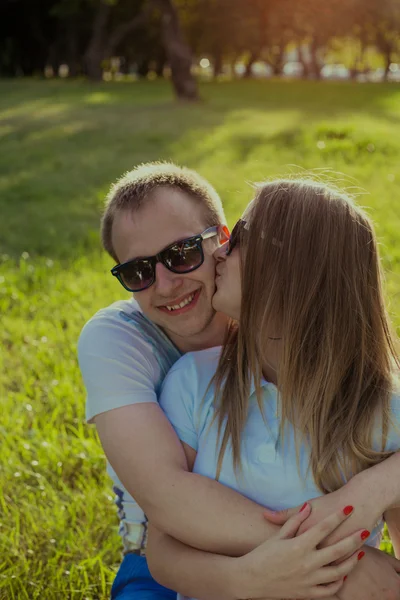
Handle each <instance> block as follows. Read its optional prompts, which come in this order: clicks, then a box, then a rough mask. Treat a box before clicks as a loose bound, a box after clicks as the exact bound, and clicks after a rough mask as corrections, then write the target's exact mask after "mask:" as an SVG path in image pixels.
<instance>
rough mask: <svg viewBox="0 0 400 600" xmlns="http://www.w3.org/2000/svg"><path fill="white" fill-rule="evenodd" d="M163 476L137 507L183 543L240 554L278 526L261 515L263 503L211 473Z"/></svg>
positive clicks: (155, 523) (228, 553)
mask: <svg viewBox="0 0 400 600" xmlns="http://www.w3.org/2000/svg"><path fill="white" fill-rule="evenodd" d="M163 480H164V483H161V482H160V481H158V484H157V486H158V489H159V492H158V493H157V494H155V495H153V497H152V498H149V499H148V501H147V502H146V503H145V504H146V505H144V506H143V508H144V510H145V512H146V515H147V517H148V519H149V521H151V522H152V523H153V524H154V525H155V526H156V527H157V528H158V529H160V530H161V531H163V532H165V533H167V534H169V535H170V536H172V537H173V538H176V539H178V540H180V541H182V542H183V543H184V544H188V545H190V546H193V547H195V548H198V549H200V550H205V551H208V552H215V553H217V554H225V555H227V556H241V555H243V554H246V553H247V552H249V551H251V550H253V548H255V547H256V546H258V545H259V544H261V543H262V542H264V541H265V540H266V539H268V538H269V537H270V536H272V535H273V534H275V533H276V532H277V530H278V529H279V527H278V526H276V525H273V524H271V523H268V522H266V521H265V519H264V518H263V507H261V506H259V505H258V504H256V503H255V502H252V501H251V500H249V499H248V498H246V497H244V496H242V495H241V494H239V493H237V492H235V491H234V490H232V489H230V488H228V487H226V486H224V485H222V484H220V483H218V482H217V481H215V480H213V479H209V478H207V477H203V476H202V475H197V474H196V473H190V472H188V471H184V470H183V469H182V470H181V471H179V472H175V473H174V474H173V475H172V474H171V477H170V478H166V479H165V478H164V477H163ZM161 487H162V490H161ZM177 499H179V501H178V502H177Z"/></svg>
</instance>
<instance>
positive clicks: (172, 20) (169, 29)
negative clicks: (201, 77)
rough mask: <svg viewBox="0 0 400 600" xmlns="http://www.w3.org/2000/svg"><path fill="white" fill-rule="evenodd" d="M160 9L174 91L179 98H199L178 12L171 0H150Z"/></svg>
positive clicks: (190, 57) (191, 99)
mask: <svg viewBox="0 0 400 600" xmlns="http://www.w3.org/2000/svg"><path fill="white" fill-rule="evenodd" d="M152 3H153V5H154V6H157V7H158V8H159V9H160V11H161V25H162V37H163V43H164V47H165V52H166V55H167V58H168V63H169V66H170V68H171V79H172V85H173V87H174V90H175V93H176V95H177V97H178V98H179V99H180V100H190V101H195V100H198V99H199V95H198V91H197V83H196V80H195V78H194V77H193V75H192V72H191V67H192V55H191V52H190V49H189V47H188V46H187V44H186V43H185V41H184V39H183V34H182V30H181V26H180V23H179V17H178V13H177V11H176V8H175V6H174V5H173V3H172V0H152Z"/></svg>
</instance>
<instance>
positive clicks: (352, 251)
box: [161, 180, 400, 597]
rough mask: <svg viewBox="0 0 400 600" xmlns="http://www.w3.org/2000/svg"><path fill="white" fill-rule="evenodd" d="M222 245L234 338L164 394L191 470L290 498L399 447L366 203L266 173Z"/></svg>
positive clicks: (175, 371)
mask: <svg viewBox="0 0 400 600" xmlns="http://www.w3.org/2000/svg"><path fill="white" fill-rule="evenodd" d="M217 259H218V261H219V264H218V265H217V280H216V285H217V292H216V294H215V296H214V300H213V304H214V308H215V309H216V310H218V311H222V312H225V313H226V314H228V315H229V316H230V317H231V318H232V319H233V320H234V321H233V323H232V327H231V330H230V333H229V335H228V338H227V341H226V344H225V345H224V348H223V350H222V353H221V354H220V352H219V350H216V349H211V350H206V351H203V352H199V353H194V354H188V355H186V356H184V357H183V358H182V359H181V360H180V361H178V363H176V365H175V366H174V367H173V368H172V370H171V372H170V373H169V375H168V376H167V379H166V381H165V384H164V389H163V393H162V397H161V404H162V406H163V408H164V410H165V412H166V413H167V416H168V418H169V419H170V421H171V422H172V424H173V425H174V427H175V430H176V432H177V433H178V435H179V437H180V439H181V440H182V442H183V443H184V446H185V450H186V454H187V458H188V462H189V463H190V464H193V465H194V469H193V470H194V471H196V472H198V473H201V474H203V475H207V476H209V477H211V478H215V477H217V478H218V479H219V481H220V482H221V483H224V484H225V485H228V486H230V487H233V488H234V489H236V490H238V491H240V492H241V493H243V494H245V495H247V496H248V497H250V498H251V499H253V500H255V501H256V502H259V503H260V504H264V505H267V506H270V507H271V508H274V509H281V508H286V507H289V506H292V505H293V504H296V503H299V504H300V503H301V502H305V501H307V500H308V499H311V498H314V497H316V496H318V495H320V494H321V492H322V493H326V492H330V491H334V490H336V489H338V488H340V487H341V486H342V485H343V484H344V483H345V481H347V480H348V479H350V478H351V477H352V476H353V475H355V474H356V473H358V472H360V471H362V470H364V469H367V468H368V467H370V466H372V465H374V464H376V463H378V462H380V461H382V460H384V459H385V458H387V457H388V456H390V454H391V453H393V452H394V451H397V450H398V449H399V448H400V432H399V430H398V425H399V423H400V398H399V396H398V395H397V394H396V382H395V378H394V373H395V370H397V369H398V367H399V359H398V356H397V354H396V351H395V347H394V337H393V335H392V334H391V332H390V325H389V320H388V317H387V314H386V310H385V306H384V302H383V293H382V284H381V271H380V265H379V256H378V250H377V243H376V239H375V235H374V232H373V228H372V225H371V223H370V221H369V220H368V218H367V217H366V216H365V215H364V213H363V212H362V211H361V210H360V209H358V208H356V207H355V206H354V205H353V204H352V202H351V201H350V200H349V199H348V198H347V197H346V196H344V195H342V194H339V193H337V192H336V191H335V190H333V189H330V188H329V187H327V186H324V185H321V184H319V183H315V182H309V181H285V180H283V181H277V182H272V183H267V184H265V185H263V186H262V187H261V188H260V189H259V191H258V193H257V195H256V198H255V199H254V201H253V202H252V203H251V204H250V206H249V208H248V210H247V211H246V213H245V215H244V217H243V219H242V220H241V221H239V223H238V225H237V226H236V227H235V229H234V232H233V234H232V237H231V240H230V242H229V244H228V247H227V248H223V249H220V250H218V251H217ZM237 322H238V325H236V323H237ZM381 528H382V527H381V525H380V526H379V527H378V528H376V530H375V531H374V532H373V533H372V535H371V536H370V538H369V540H368V543H369V544H371V545H377V543H378V541H379V533H380V530H381ZM394 534H395V539H394V542H395V544H399V540H398V539H396V530H394ZM397 535H398V530H397ZM298 597H300V596H298ZM301 597H304V596H301Z"/></svg>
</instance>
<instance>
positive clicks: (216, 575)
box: [147, 526, 240, 600]
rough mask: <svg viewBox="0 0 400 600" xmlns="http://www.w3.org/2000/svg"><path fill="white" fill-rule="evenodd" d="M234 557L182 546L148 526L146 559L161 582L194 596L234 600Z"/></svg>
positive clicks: (153, 573)
mask: <svg viewBox="0 0 400 600" xmlns="http://www.w3.org/2000/svg"><path fill="white" fill-rule="evenodd" d="M236 560H237V559H234V558H231V557H227V556H220V555H217V554H210V553H208V552H203V551H201V550H195V549H193V548H190V547H188V546H185V545H184V544H182V543H181V542H179V541H177V540H175V539H173V538H171V537H170V536H168V535H167V534H165V533H162V532H160V531H158V530H157V529H156V528H154V527H151V526H150V527H149V541H148V546H147V561H148V565H149V568H150V571H151V574H152V575H153V577H154V579H156V581H158V582H159V583H160V584H162V585H164V586H166V587H168V588H170V589H172V590H175V591H177V592H179V593H181V594H183V595H185V596H189V597H193V598H207V600H213V599H215V600H236V599H237V598H239V597H240V596H239V590H238V589H236V588H237V583H236V579H239V577H238V573H237V567H236V562H235V561H236Z"/></svg>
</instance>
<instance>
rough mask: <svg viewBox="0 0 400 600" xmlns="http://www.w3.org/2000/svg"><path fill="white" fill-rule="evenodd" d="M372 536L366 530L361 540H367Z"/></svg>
mask: <svg viewBox="0 0 400 600" xmlns="http://www.w3.org/2000/svg"><path fill="white" fill-rule="evenodd" d="M370 535H371V533H370V532H369V531H368V530H367V529H365V530H364V531H363V532H362V534H361V539H362V540H366V539H367V538H369V536H370Z"/></svg>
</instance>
